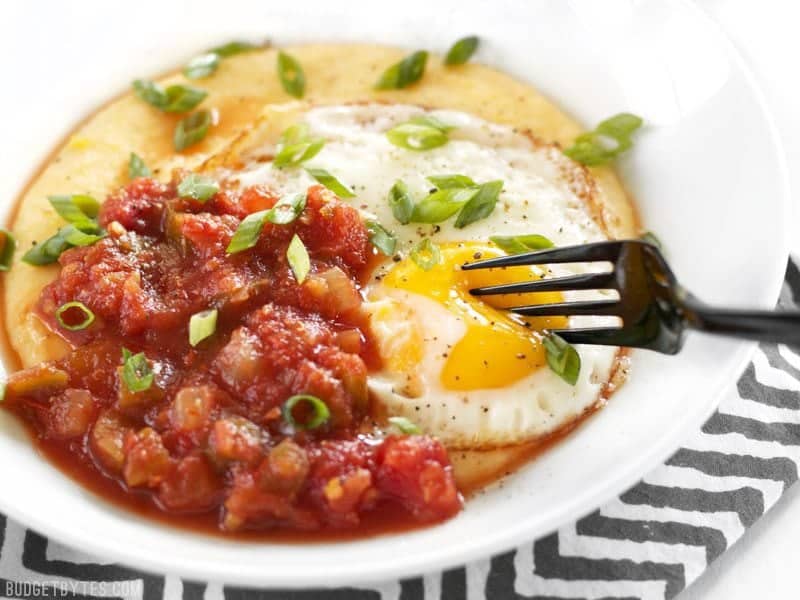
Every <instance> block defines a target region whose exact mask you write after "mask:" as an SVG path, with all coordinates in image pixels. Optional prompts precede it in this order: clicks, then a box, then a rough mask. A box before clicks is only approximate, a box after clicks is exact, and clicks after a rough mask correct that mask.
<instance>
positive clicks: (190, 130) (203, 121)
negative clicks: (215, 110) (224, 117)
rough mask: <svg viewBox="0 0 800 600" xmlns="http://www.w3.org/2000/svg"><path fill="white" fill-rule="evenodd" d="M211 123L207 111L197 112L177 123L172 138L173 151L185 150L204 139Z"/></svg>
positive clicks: (209, 113) (209, 114)
mask: <svg viewBox="0 0 800 600" xmlns="http://www.w3.org/2000/svg"><path fill="white" fill-rule="evenodd" d="M211 121H212V119H211V112H209V111H207V110H199V111H197V112H195V113H192V114H190V115H189V116H188V117H184V118H183V119H181V120H180V121H178V124H177V125H176V126H175V133H174V135H173V136H172V142H173V145H174V146H175V150H177V151H178V152H180V151H182V150H185V149H186V148H188V147H189V146H193V145H194V144H196V143H197V142H199V141H201V140H202V139H203V138H204V137H206V134H207V133H208V128H209V127H211Z"/></svg>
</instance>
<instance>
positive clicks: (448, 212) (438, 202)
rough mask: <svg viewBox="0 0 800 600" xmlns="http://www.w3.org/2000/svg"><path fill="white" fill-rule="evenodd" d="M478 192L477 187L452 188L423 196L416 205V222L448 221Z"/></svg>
mask: <svg viewBox="0 0 800 600" xmlns="http://www.w3.org/2000/svg"><path fill="white" fill-rule="evenodd" d="M477 193H478V190H477V188H450V189H445V190H437V191H435V192H433V193H432V194H429V195H428V196H427V197H425V198H423V199H422V200H421V201H420V202H419V203H417V205H416V206H415V207H414V212H413V213H412V215H411V221H412V222H414V223H441V222H443V221H446V220H447V219H449V218H450V217H452V216H453V215H454V214H456V213H457V212H458V211H459V210H461V209H462V208H463V207H464V205H465V204H466V203H467V202H469V201H470V200H471V199H472V198H473V197H474V196H475V195H476V194H477Z"/></svg>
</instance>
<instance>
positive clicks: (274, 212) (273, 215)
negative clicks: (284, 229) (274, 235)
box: [264, 194, 306, 225]
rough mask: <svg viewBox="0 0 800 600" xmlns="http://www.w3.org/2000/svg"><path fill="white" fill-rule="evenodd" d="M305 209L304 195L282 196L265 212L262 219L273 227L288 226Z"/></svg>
mask: <svg viewBox="0 0 800 600" xmlns="http://www.w3.org/2000/svg"><path fill="white" fill-rule="evenodd" d="M305 207H306V195H305V194H288V195H286V196H282V197H281V198H280V200H278V201H277V202H276V203H275V205H274V206H273V207H272V208H270V209H269V210H268V211H266V214H265V215H264V218H265V220H266V221H268V222H270V223H274V224H275V225H288V224H289V223H291V222H293V221H294V220H295V219H297V217H299V216H300V214H301V213H302V212H303V210H304V209H305Z"/></svg>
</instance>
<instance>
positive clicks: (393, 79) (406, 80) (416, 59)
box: [375, 50, 428, 90]
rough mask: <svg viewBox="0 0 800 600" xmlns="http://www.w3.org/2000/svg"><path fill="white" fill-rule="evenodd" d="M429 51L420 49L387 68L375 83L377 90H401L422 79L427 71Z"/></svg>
mask: <svg viewBox="0 0 800 600" xmlns="http://www.w3.org/2000/svg"><path fill="white" fill-rule="evenodd" d="M427 61H428V53H427V52H425V51H424V50H419V51H417V52H414V53H413V54H409V55H408V56H406V57H405V58H404V59H403V60H401V61H400V62H398V63H395V64H393V65H392V66H391V67H389V68H388V69H386V70H385V71H384V72H383V75H381V77H380V79H378V82H377V83H376V84H375V89H376V90H399V89H401V88H404V87H406V86H409V85H411V84H412V83H415V82H417V81H419V80H420V78H421V77H422V74H423V73H424V72H425V63H426V62H427Z"/></svg>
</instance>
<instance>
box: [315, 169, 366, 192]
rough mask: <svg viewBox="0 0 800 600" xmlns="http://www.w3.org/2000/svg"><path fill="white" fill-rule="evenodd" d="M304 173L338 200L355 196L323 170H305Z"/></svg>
mask: <svg viewBox="0 0 800 600" xmlns="http://www.w3.org/2000/svg"><path fill="white" fill-rule="evenodd" d="M306 172H307V173H308V174H309V175H311V176H312V177H313V178H314V179H316V180H317V181H318V182H320V183H321V184H322V185H324V186H325V187H326V188H328V189H329V190H330V191H332V192H333V193H334V194H336V195H337V196H339V198H353V197H354V196H355V195H356V194H355V192H354V191H353V190H351V189H350V188H349V187H347V186H346V185H345V184H343V183H342V182H341V181H339V180H338V179H336V177H334V176H333V175H331V174H330V173H329V172H328V171H326V170H325V169H306Z"/></svg>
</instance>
